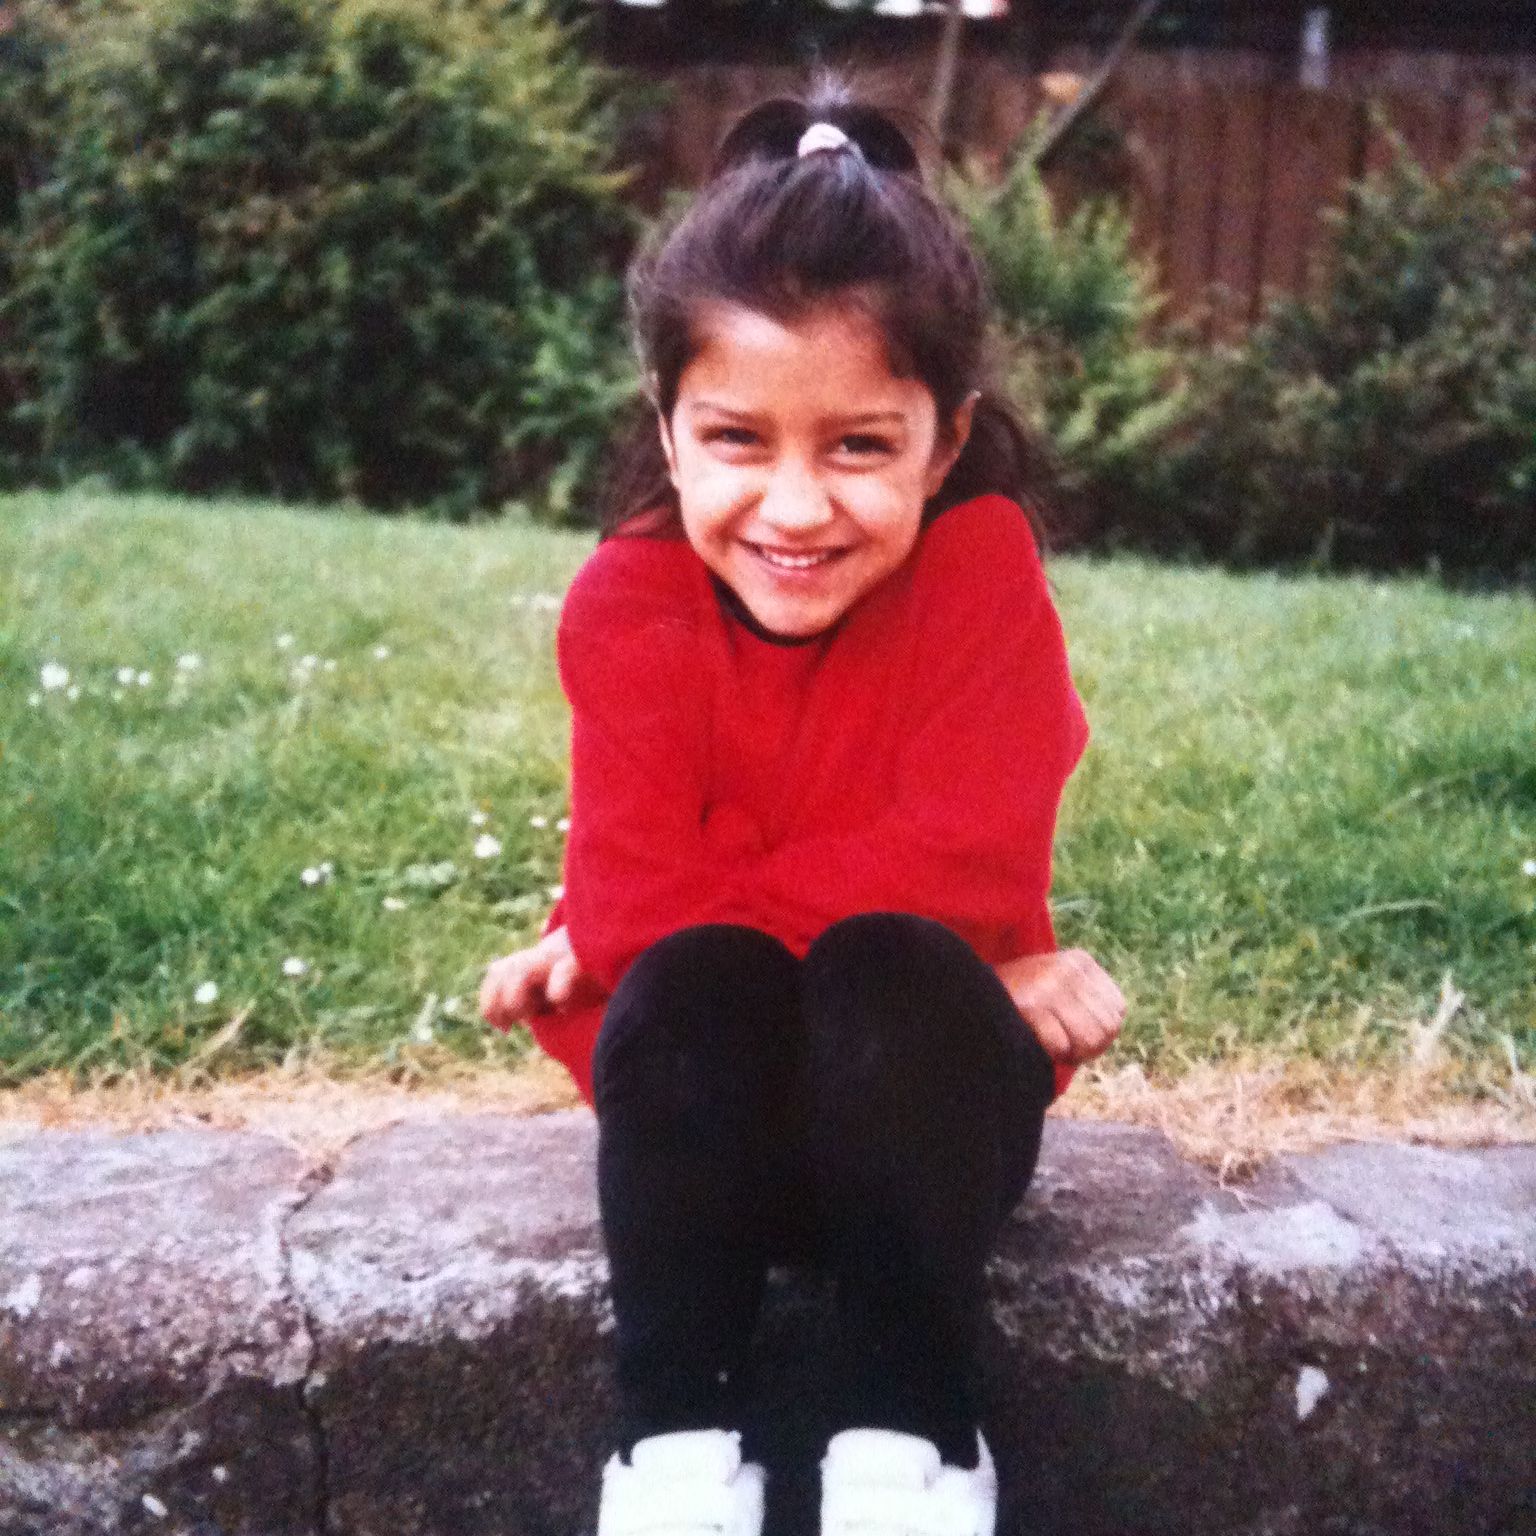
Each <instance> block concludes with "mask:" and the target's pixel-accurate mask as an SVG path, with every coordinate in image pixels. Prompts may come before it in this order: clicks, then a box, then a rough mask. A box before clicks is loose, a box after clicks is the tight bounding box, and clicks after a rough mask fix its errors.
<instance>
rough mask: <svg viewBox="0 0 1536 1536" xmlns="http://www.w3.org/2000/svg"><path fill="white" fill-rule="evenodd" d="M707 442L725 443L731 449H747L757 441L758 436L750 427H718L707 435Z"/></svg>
mask: <svg viewBox="0 0 1536 1536" xmlns="http://www.w3.org/2000/svg"><path fill="white" fill-rule="evenodd" d="M705 441H706V442H711V443H724V444H726V446H727V447H730V448H745V447H747V446H748V445H749V444H752V443H755V442H756V441H757V434H756V433H755V432H753V431H752V430H751V429H750V428H748V427H716V428H715V429H714V430H713V431H712V432H707V433H705Z"/></svg>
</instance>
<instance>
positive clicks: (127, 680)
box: [117, 667, 138, 688]
mask: <svg viewBox="0 0 1536 1536" xmlns="http://www.w3.org/2000/svg"><path fill="white" fill-rule="evenodd" d="M137 676H138V673H137V672H135V671H134V670H133V668H132V667H119V668H118V669H117V680H118V682H120V683H121V684H122V685H123V687H124V688H131V687H133V680H134V678H135V677H137Z"/></svg>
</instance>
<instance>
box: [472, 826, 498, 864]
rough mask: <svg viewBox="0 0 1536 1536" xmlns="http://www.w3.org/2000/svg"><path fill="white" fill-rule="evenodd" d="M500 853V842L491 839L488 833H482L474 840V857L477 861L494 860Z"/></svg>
mask: <svg viewBox="0 0 1536 1536" xmlns="http://www.w3.org/2000/svg"><path fill="white" fill-rule="evenodd" d="M500 852H501V843H500V841H499V840H498V839H496V838H494V837H492V836H491V834H490V833H489V832H482V833H481V834H480V836H479V837H477V838H476V839H475V857H476V858H477V859H494V858H495V857H496V855H497V854H498V853H500Z"/></svg>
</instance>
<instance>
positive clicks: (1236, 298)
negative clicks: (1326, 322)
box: [1103, 81, 1536, 337]
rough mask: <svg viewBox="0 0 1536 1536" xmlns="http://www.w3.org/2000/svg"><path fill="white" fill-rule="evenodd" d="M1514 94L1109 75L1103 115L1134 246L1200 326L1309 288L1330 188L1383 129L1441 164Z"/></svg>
mask: <svg viewBox="0 0 1536 1536" xmlns="http://www.w3.org/2000/svg"><path fill="white" fill-rule="evenodd" d="M1519 104H1520V102H1519V100H1518V99H1517V100H1515V101H1511V100H1509V99H1507V98H1506V99H1505V100H1500V99H1499V98H1498V96H1497V95H1496V93H1495V92H1493V91H1491V90H1486V89H1474V90H1471V91H1468V92H1466V93H1463V94H1449V93H1441V92H1436V91H1423V90H1419V91H1408V90H1403V89H1393V90H1385V91H1382V90H1368V91H1352V90H1349V89H1346V88H1338V89H1328V90H1309V89H1305V88H1302V87H1300V86H1297V85H1295V84H1293V83H1290V82H1260V83H1253V84H1235V85H1210V84H1202V85H1198V86H1188V85H1181V84H1178V83H1172V84H1170V85H1169V86H1167V87H1164V88H1157V87H1155V86H1153V85H1151V84H1149V83H1147V82H1145V81H1141V82H1138V83H1135V84H1128V85H1126V86H1125V87H1123V88H1117V89H1116V90H1115V92H1114V93H1113V95H1112V96H1111V97H1110V98H1109V99H1108V100H1106V102H1105V105H1104V112H1103V115H1104V118H1105V120H1106V121H1107V122H1110V123H1113V124H1114V125H1115V127H1116V128H1117V129H1118V130H1119V132H1120V134H1121V135H1122V137H1123V142H1124V144H1125V147H1126V157H1127V160H1128V162H1129V174H1128V175H1127V177H1126V184H1125V185H1124V186H1123V188H1122V190H1123V191H1124V192H1125V194H1126V195H1127V197H1128V199H1129V202H1130V206H1131V209H1132V216H1133V228H1134V239H1135V244H1136V247H1137V249H1138V252H1139V253H1140V254H1141V255H1142V256H1143V257H1144V258H1146V259H1147V260H1149V261H1150V262H1151V263H1152V265H1153V267H1154V269H1155V271H1156V273H1157V276H1158V280H1159V283H1160V285H1161V287H1162V289H1163V290H1164V292H1165V293H1166V294H1167V295H1168V299H1169V304H1168V313H1169V314H1170V315H1184V316H1187V317H1190V318H1191V319H1193V320H1195V321H1196V323H1197V324H1198V325H1199V327H1200V329H1201V331H1202V333H1203V334H1204V335H1206V336H1207V337H1210V336H1213V335H1230V334H1232V333H1233V332H1234V331H1237V330H1241V329H1242V328H1243V327H1244V326H1246V325H1247V324H1249V323H1251V322H1252V321H1253V320H1254V319H1256V318H1257V317H1258V315H1259V313H1260V311H1261V308H1262V305H1263V302H1264V298H1265V296H1266V295H1267V294H1269V293H1272V292H1287V293H1298V292H1302V291H1305V290H1306V289H1307V288H1308V286H1309V282H1310V279H1311V277H1312V276H1313V275H1315V274H1313V272H1312V264H1313V260H1314V258H1316V257H1319V256H1320V255H1322V253H1323V250H1324V243H1325V236H1326V228H1325V225H1324V221H1323V219H1322V217H1321V215H1322V210H1323V209H1324V208H1326V207H1329V206H1334V205H1337V204H1339V203H1340V202H1341V200H1342V197H1343V193H1344V189H1345V185H1346V183H1348V182H1349V181H1351V180H1355V179H1357V178H1359V177H1360V176H1362V175H1364V174H1366V173H1368V172H1370V171H1373V170H1379V169H1380V168H1382V167H1383V166H1384V165H1386V164H1387V163H1388V161H1389V160H1390V157H1391V154H1392V144H1391V138H1390V136H1389V135H1390V133H1392V132H1395V133H1396V134H1397V135H1399V136H1400V137H1401V139H1402V140H1403V142H1404V144H1405V145H1406V147H1407V149H1408V150H1409V152H1410V153H1411V154H1412V155H1413V157H1414V158H1415V159H1416V160H1417V161H1418V163H1419V164H1420V165H1422V166H1424V167H1425V168H1426V169H1428V170H1430V171H1432V172H1436V173H1440V172H1444V171H1446V170H1448V169H1449V168H1450V167H1451V166H1452V165H1454V164H1455V163H1456V162H1457V161H1458V160H1459V159H1460V158H1461V157H1462V156H1463V155H1464V154H1466V153H1467V152H1468V151H1469V150H1470V149H1471V148H1472V147H1473V145H1474V144H1475V143H1476V142H1477V140H1478V139H1479V138H1480V136H1481V134H1482V132H1483V130H1484V129H1485V127H1486V125H1487V124H1488V122H1489V120H1490V119H1491V118H1492V117H1493V116H1494V115H1495V113H1497V112H1498V111H1500V110H1503V109H1506V108H1508V107H1509V106H1511V105H1516V106H1518V105H1519ZM1525 104H1526V105H1527V107H1528V106H1529V97H1528V96H1527V97H1526V99H1525ZM1373 106H1374V107H1375V108H1376V109H1377V110H1376V113H1375V114H1373V112H1372V108H1373ZM1533 127H1536V124H1533V123H1532V122H1531V121H1530V120H1529V119H1527V120H1526V121H1525V124H1524V127H1523V131H1522V133H1521V134H1520V136H1519V142H1520V144H1521V159H1522V163H1523V165H1524V166H1525V168H1526V171H1527V175H1529V174H1530V171H1531V169H1532V168H1533V167H1536V134H1533V132H1532V129H1533ZM1533 233H1536V228H1533ZM1211 284H1220V285H1221V287H1222V289H1223V290H1224V295H1217V294H1215V293H1214V292H1213V291H1212V290H1211V289H1210V287H1209V285H1211ZM1226 296H1230V297H1226Z"/></svg>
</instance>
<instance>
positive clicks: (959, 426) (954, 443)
mask: <svg viewBox="0 0 1536 1536" xmlns="http://www.w3.org/2000/svg"><path fill="white" fill-rule="evenodd" d="M979 399H981V391H980V390H979V389H973V390H972V391H971V392H970V394H968V395H967V396H966V397H965V399H964V400H962V401H961V402H960V404H959V405H957V406H956V407H955V414H954V415H953V416H952V417H951V418H950V419H949V421H948V422H947V423H944V422H941V423H940V424H939V426H940V431H939V435H938V439H937V441H936V442H935V443H934V445H933V462H932V463H931V464H930V465H929V466H928V480H927V484H926V485H925V487H924V492H923V494H924V495H925V496H937V495H938V494H939V487H940V486H941V485H943V484H944V480H945V477H946V476H947V475H948V474H949V472H950V470H952V469H953V468H954V467H955V460H956V459H958V458H959V457H960V455H961V454H962V453H963V452H964V451H965V445H966V443H968V442H969V441H970V437H971V423H972V421H974V420H975V417H976V402H977V401H978V400H979ZM946 428H947V430H946Z"/></svg>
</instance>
